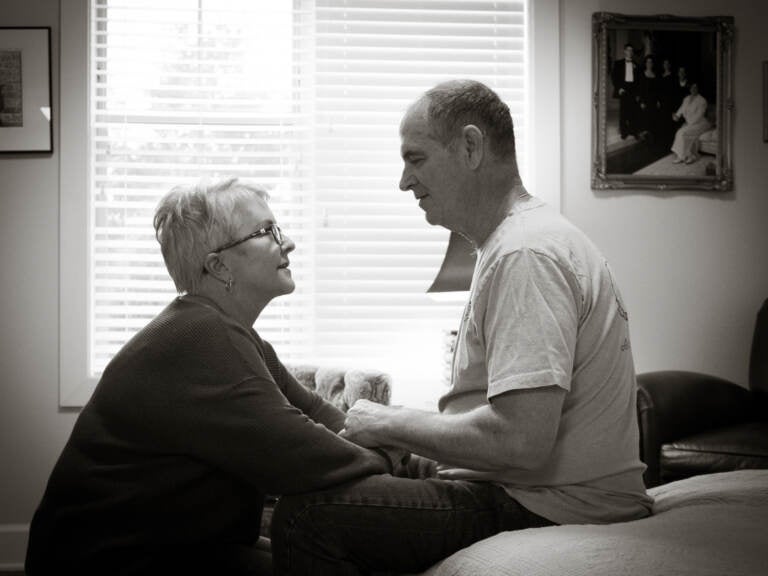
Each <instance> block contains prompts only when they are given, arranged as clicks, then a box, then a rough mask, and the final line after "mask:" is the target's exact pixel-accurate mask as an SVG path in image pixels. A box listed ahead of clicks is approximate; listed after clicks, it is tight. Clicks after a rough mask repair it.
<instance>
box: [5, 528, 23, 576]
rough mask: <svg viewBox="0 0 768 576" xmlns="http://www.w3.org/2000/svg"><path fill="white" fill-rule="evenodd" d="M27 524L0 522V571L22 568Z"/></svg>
mask: <svg viewBox="0 0 768 576" xmlns="http://www.w3.org/2000/svg"><path fill="white" fill-rule="evenodd" d="M28 539H29V524H0V571H6V572H8V571H11V570H17V571H18V570H24V557H25V556H26V554H27V540H28Z"/></svg>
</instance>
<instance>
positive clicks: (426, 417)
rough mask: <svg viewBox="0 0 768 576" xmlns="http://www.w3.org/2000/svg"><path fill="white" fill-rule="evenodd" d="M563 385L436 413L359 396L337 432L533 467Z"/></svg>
mask: <svg viewBox="0 0 768 576" xmlns="http://www.w3.org/2000/svg"><path fill="white" fill-rule="evenodd" d="M564 398H565V390H564V389H562V388H560V387H558V386H545V387H541V388H531V389H525V390H515V391H510V392H506V393H504V394H501V395H499V396H496V397H494V398H493V399H492V401H491V403H490V404H486V405H484V406H480V407H478V408H475V409H474V410H472V411H470V412H466V413H464V414H438V413H432V412H424V411H421V410H413V409H409V408H400V407H392V406H382V405H379V404H375V403H373V402H369V401H367V400H358V401H357V402H356V403H355V405H354V406H353V407H352V408H350V410H349V412H347V418H346V422H345V428H344V430H343V431H342V432H341V436H342V437H344V438H347V439H348V440H351V441H353V442H355V443H357V444H360V445H362V446H379V445H385V446H395V447H398V448H402V449H404V450H408V451H410V452H413V453H415V454H419V455H421V456H426V457H427V458H432V459H433V460H437V461H438V462H440V463H443V464H449V465H452V466H460V467H464V468H471V469H474V470H482V471H490V470H502V469H508V468H518V469H526V470H533V469H536V468H538V467H540V466H542V465H543V464H544V463H545V462H546V461H547V458H548V457H549V454H550V453H551V451H552V448H553V446H554V444H555V439H556V437H557V430H558V427H559V423H560V414H561V412H562V407H563V401H564Z"/></svg>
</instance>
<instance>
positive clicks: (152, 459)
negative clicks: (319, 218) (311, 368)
mask: <svg viewBox="0 0 768 576" xmlns="http://www.w3.org/2000/svg"><path fill="white" fill-rule="evenodd" d="M154 224H155V230H156V235H157V239H158V241H159V242H160V246H161V248H162V253H163V258H164V259H165V264H166V266H167V268H168V272H169V274H170V275H171V277H172V278H173V281H174V282H175V284H176V288H177V289H178V291H179V293H181V294H182V295H181V296H179V297H177V298H176V299H175V300H173V301H172V302H171V303H170V304H169V305H168V306H167V307H166V308H165V309H164V310H163V311H162V312H161V313H160V314H159V315H158V316H157V317H156V318H155V319H153V320H152V321H151V322H150V323H149V324H148V325H147V326H146V327H145V328H144V329H142V330H141V331H140V332H139V333H138V334H137V335H136V336H135V337H134V338H133V339H131V340H130V341H129V342H128V343H127V344H126V345H125V346H124V347H123V348H122V350H120V352H119V353H118V354H117V355H116V356H115V357H114V358H113V359H112V361H111V362H110V363H109V365H108V366H107V367H106V369H105V370H104V374H103V376H102V378H101V381H100V382H99V384H98V386H97V387H96V390H95V392H94V394H93V397H92V398H91V400H90V401H89V402H88V404H87V405H86V406H85V408H83V410H82V412H81V413H80V415H79V418H78V420H77V423H76V424H75V427H74V430H73V431H72V435H71V437H70V439H69V441H68V442H67V444H66V446H65V448H64V451H63V453H62V454H61V456H60V458H59V460H58V462H57V464H56V466H55V468H54V470H53V473H52V475H51V477H50V480H49V482H48V486H47V489H46V492H45V495H44V496H43V500H42V503H41V504H40V506H39V508H38V510H37V512H36V513H35V517H34V519H33V521H32V526H31V531H30V541H29V548H28V550H27V565H26V569H27V573H28V574H31V575H33V576H35V575H38V574H78V575H81V574H192V573H194V574H197V573H207V574H217V575H219V574H260V573H271V571H270V557H269V553H268V552H267V553H266V554H265V553H263V552H261V551H260V548H263V547H260V546H259V544H260V543H259V542H257V541H258V539H259V521H260V517H261V513H262V507H263V502H264V495H265V494H267V493H273V494H279V493H293V492H305V491H314V490H318V489H322V488H325V487H328V486H331V485H334V484H337V483H341V482H345V481H348V480H352V479H355V478H358V477H361V476H365V475H369V474H376V473H384V472H388V471H390V470H391V463H390V460H389V455H388V454H387V453H385V452H383V451H381V450H376V451H374V450H369V449H366V448H362V447H360V446H357V445H356V444H353V443H351V442H348V441H347V440H344V439H343V438H341V437H339V436H337V434H336V433H337V432H338V431H339V430H340V429H341V428H342V425H343V422H344V415H343V414H342V413H341V412H340V411H338V410H337V409H336V408H334V407H333V406H331V405H330V404H329V403H327V402H325V401H323V400H322V399H321V398H320V397H319V396H317V395H315V394H314V393H312V392H310V391H308V390H307V389H306V388H304V387H302V386H301V385H300V384H299V383H297V382H296V380H295V379H294V378H293V377H292V376H291V375H290V374H289V373H288V372H287V371H286V369H285V367H284V366H283V365H282V364H281V362H280V360H279V359H278V357H277V355H276V354H275V351H274V350H273V349H272V346H270V345H269V343H267V342H265V341H264V340H262V339H261V338H260V337H259V335H258V334H257V333H256V332H255V331H254V330H253V328H252V325H253V323H254V321H255V320H256V318H257V317H258V316H259V313H260V312H261V311H262V310H263V309H264V307H265V306H266V305H267V304H268V303H269V302H270V301H271V300H272V299H273V298H275V297H276V296H282V295H285V294H289V293H291V292H292V291H293V290H294V281H293V278H292V277H291V270H290V268H289V259H288V255H289V253H290V252H291V251H292V250H293V249H294V248H295V246H294V244H293V242H292V241H291V240H290V239H289V238H288V237H286V236H284V235H283V233H282V232H281V231H280V228H279V227H278V225H277V223H276V221H275V217H274V215H273V214H272V211H271V210H270V209H269V206H268V205H267V195H266V193H265V192H264V191H263V190H261V189H259V188H256V187H252V186H249V185H246V184H244V183H240V182H238V181H237V180H227V181H224V182H218V183H212V184H205V183H201V184H199V185H197V186H194V187H179V188H175V189H173V190H171V191H170V192H169V193H168V194H167V195H166V196H165V197H164V198H163V199H162V201H161V202H160V204H159V206H158V208H157V211H156V214H155V220H154ZM267 550H268V548H267Z"/></svg>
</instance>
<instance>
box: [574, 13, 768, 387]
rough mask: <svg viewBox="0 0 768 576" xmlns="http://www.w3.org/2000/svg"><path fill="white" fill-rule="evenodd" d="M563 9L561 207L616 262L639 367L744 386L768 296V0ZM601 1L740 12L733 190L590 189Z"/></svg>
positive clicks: (735, 83)
mask: <svg viewBox="0 0 768 576" xmlns="http://www.w3.org/2000/svg"><path fill="white" fill-rule="evenodd" d="M560 9H561V12H560V22H561V36H560V38H561V40H560V50H561V59H560V62H561V73H560V84H561V86H562V93H561V100H560V101H561V111H560V117H561V118H562V121H563V126H562V150H561V155H562V162H563V164H562V169H561V173H562V175H563V183H562V184H563V186H562V210H563V213H564V214H565V215H566V216H567V217H568V218H570V219H571V220H572V221H573V222H575V223H576V224H577V225H578V226H580V227H581V228H582V229H583V230H584V231H585V232H587V234H588V235H589V236H590V237H591V238H592V239H593V240H594V241H595V243H596V244H597V245H598V246H600V247H601V249H602V250H603V252H604V253H605V255H606V256H607V257H608V259H609V260H610V261H611V264H612V266H613V268H614V271H615V273H616V276H617V277H618V282H619V284H620V286H621V289H622V292H623V295H624V298H625V300H626V304H627V308H628V310H629V314H630V329H631V334H632V345H633V350H634V358H635V363H636V366H637V370H638V371H640V372H642V371H648V370H657V369H665V368H680V369H688V370H703V371H706V372H709V373H711V374H715V375H718V376H721V377H724V378H729V379H731V380H733V381H735V382H738V383H740V384H744V385H746V382H747V366H748V357H749V348H750V344H751V337H752V330H753V326H754V320H755V314H756V312H757V310H758V309H759V307H760V305H761V304H762V302H763V300H764V299H765V298H768V266H767V265H766V263H767V262H768V257H767V256H766V248H768V221H767V220H766V218H767V217H768V194H766V189H768V143H764V142H763V141H762V111H761V106H762V100H761V99H762V88H761V61H763V60H768V37H766V34H765V26H764V24H765V22H766V21H768V3H766V2H755V1H754V0H674V1H672V2H670V1H669V0H646V1H645V2H636V1H634V0H561V2H560ZM602 11H605V12H617V13H620V14H674V15H676V16H714V15H733V16H734V18H735V27H736V36H735V46H734V51H733V55H734V98H735V111H734V129H733V133H734V140H733V157H734V162H733V163H734V175H735V190H734V191H733V192H731V193H726V194H723V193H706V192H693V191H691V192H685V191H683V192H672V193H670V192H665V193H659V192H648V191H642V192H641V191H630V192H613V191H612V192H596V191H594V190H591V189H590V160H591V159H590V148H589V137H590V129H591V115H590V111H591V95H590V90H591V78H592V62H591V51H592V45H591V42H592V37H591V17H592V13H593V12H602Z"/></svg>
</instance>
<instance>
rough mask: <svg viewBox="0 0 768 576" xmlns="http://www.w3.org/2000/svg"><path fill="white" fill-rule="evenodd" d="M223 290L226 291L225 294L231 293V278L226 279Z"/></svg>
mask: <svg viewBox="0 0 768 576" xmlns="http://www.w3.org/2000/svg"><path fill="white" fill-rule="evenodd" d="M224 288H226V289H227V292H232V278H229V279H227V281H226V283H225V284H224Z"/></svg>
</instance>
